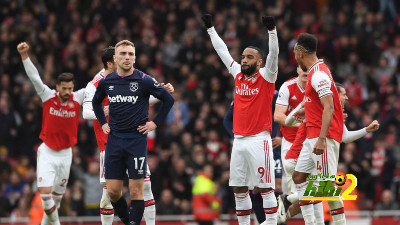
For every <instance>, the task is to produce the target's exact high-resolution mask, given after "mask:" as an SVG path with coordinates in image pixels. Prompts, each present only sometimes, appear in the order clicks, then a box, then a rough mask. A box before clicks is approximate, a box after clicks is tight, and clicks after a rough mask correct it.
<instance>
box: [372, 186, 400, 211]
mask: <svg viewBox="0 0 400 225" xmlns="http://www.w3.org/2000/svg"><path fill="white" fill-rule="evenodd" d="M398 209H399V204H398V203H397V202H396V201H395V200H394V199H393V193H392V192H391V191H390V190H388V189H386V190H384V191H383V192H382V199H381V201H380V202H379V203H378V205H376V207H375V210H398Z"/></svg>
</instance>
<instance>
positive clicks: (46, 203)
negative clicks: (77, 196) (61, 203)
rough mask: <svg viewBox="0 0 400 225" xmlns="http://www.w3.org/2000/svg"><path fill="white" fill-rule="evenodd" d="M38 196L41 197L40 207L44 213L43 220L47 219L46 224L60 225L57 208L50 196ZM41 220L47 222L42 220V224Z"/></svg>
mask: <svg viewBox="0 0 400 225" xmlns="http://www.w3.org/2000/svg"><path fill="white" fill-rule="evenodd" d="M40 196H41V197H42V205H43V209H44V212H45V214H44V216H43V218H44V217H45V216H46V217H48V222H50V223H52V225H60V220H59V218H58V210H57V206H56V204H55V202H54V200H53V198H52V196H51V194H40ZM43 220H45V221H44V222H45V223H46V222H47V221H46V219H42V222H43ZM48 222H47V223H48Z"/></svg>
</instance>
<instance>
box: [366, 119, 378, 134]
mask: <svg viewBox="0 0 400 225" xmlns="http://www.w3.org/2000/svg"><path fill="white" fill-rule="evenodd" d="M378 129H379V122H378V121H377V120H374V121H372V123H371V124H370V125H368V127H367V128H366V130H367V132H368V133H371V132H374V131H377V130H378Z"/></svg>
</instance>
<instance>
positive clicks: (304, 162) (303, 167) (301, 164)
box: [295, 138, 315, 173]
mask: <svg viewBox="0 0 400 225" xmlns="http://www.w3.org/2000/svg"><path fill="white" fill-rule="evenodd" d="M314 144H315V140H313V139H308V138H307V139H306V140H305V141H304V143H303V148H302V149H301V152H300V155H299V158H298V159H297V164H296V168H295V171H297V172H301V173H311V172H312V171H313V170H314V168H315V163H314V160H313V158H312V155H313V153H312V150H313V148H314Z"/></svg>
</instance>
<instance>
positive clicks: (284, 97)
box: [275, 77, 305, 143]
mask: <svg viewBox="0 0 400 225" xmlns="http://www.w3.org/2000/svg"><path fill="white" fill-rule="evenodd" d="M304 91H305V90H304V89H303V88H302V87H301V86H300V84H299V78H298V77H294V78H292V79H290V80H287V81H286V82H285V83H283V84H282V86H281V88H280V89H279V95H278V98H277V99H276V103H275V104H276V105H280V106H286V107H287V111H286V113H285V114H286V116H287V115H289V113H290V112H291V111H292V110H293V109H295V108H296V106H297V105H298V104H300V103H301V102H302V101H303V98H304ZM297 130H298V128H297V127H288V126H281V132H282V135H283V137H284V138H285V139H286V140H287V141H289V142H291V143H293V141H294V139H295V138H296V133H297Z"/></svg>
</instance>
